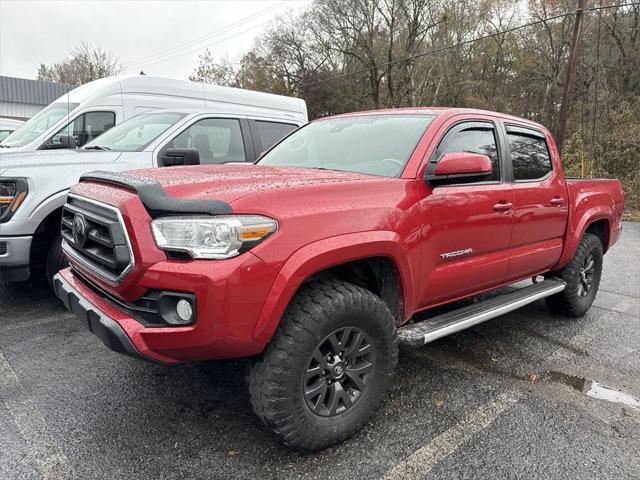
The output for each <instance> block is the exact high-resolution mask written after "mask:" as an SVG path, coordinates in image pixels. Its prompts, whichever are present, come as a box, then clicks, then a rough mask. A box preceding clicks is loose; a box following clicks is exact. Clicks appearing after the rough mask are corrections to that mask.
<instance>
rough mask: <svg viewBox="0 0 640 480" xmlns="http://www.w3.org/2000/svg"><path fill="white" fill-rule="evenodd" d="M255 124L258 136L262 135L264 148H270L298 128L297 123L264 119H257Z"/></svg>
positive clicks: (261, 140)
mask: <svg viewBox="0 0 640 480" xmlns="http://www.w3.org/2000/svg"><path fill="white" fill-rule="evenodd" d="M255 125H256V130H257V131H258V137H260V144H261V146H262V150H268V149H269V148H271V147H272V146H273V145H274V144H275V143H276V142H277V141H278V140H280V139H282V138H283V137H285V136H286V135H287V134H289V133H290V132H292V131H293V130H295V129H296V128H298V127H297V125H292V124H290V123H279V122H267V121H264V120H256V121H255Z"/></svg>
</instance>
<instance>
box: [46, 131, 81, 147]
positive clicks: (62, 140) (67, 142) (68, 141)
mask: <svg viewBox="0 0 640 480" xmlns="http://www.w3.org/2000/svg"><path fill="white" fill-rule="evenodd" d="M55 138H57V140H58V141H57V142H56V143H53V138H52V139H51V140H49V141H48V142H47V143H45V144H44V145H43V148H44V149H45V150H57V149H63V148H66V149H73V148H76V147H77V146H78V142H77V140H76V137H74V136H73V135H60V136H58V137H55Z"/></svg>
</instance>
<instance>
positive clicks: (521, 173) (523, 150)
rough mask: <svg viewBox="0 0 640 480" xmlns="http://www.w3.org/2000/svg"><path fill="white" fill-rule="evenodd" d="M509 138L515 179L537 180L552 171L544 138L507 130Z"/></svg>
mask: <svg viewBox="0 0 640 480" xmlns="http://www.w3.org/2000/svg"><path fill="white" fill-rule="evenodd" d="M507 140H508V143H509V149H510V150H511V161H512V162H513V178H514V179H515V180H536V179H539V178H543V177H545V176H546V175H547V174H548V173H549V172H551V170H552V169H553V167H552V166H551V157H550V156H549V149H548V148H547V142H546V141H545V139H544V138H542V137H539V136H535V135H527V134H526V133H520V132H517V133H516V132H507Z"/></svg>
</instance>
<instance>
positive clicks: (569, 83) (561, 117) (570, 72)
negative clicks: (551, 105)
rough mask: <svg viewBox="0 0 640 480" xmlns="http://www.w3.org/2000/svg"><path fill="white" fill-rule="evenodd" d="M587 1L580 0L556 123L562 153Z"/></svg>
mask: <svg viewBox="0 0 640 480" xmlns="http://www.w3.org/2000/svg"><path fill="white" fill-rule="evenodd" d="M585 1H586V0H578V10H577V11H576V23H575V25H574V26H573V37H571V51H570V53H569V65H567V78H566V80H565V83H564V92H563V93H562V103H560V112H558V120H557V122H556V129H555V137H556V144H557V146H558V150H559V151H560V152H562V145H563V143H564V129H565V127H566V126H567V118H568V117H569V105H570V104H571V93H572V92H573V84H574V82H575V80H576V63H577V61H578V46H579V45H580V33H581V32H582V16H583V14H584V8H585Z"/></svg>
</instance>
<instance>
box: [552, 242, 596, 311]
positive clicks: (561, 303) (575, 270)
mask: <svg viewBox="0 0 640 480" xmlns="http://www.w3.org/2000/svg"><path fill="white" fill-rule="evenodd" d="M602 256H603V252H602V242H601V241H600V239H599V238H598V237H597V236H596V235H593V234H591V233H585V234H584V235H583V237H582V239H581V240H580V244H579V245H578V248H577V249H576V252H575V254H574V255H573V258H572V259H571V261H569V263H568V264H567V265H565V267H564V268H563V269H562V270H560V271H559V272H555V273H553V276H556V277H558V278H561V279H562V280H564V281H565V282H566V284H567V287H566V288H565V289H564V290H563V291H562V292H560V293H557V294H555V295H552V296H551V297H547V298H546V302H547V306H548V307H549V309H550V310H551V311H553V312H555V313H559V314H561V315H566V316H569V317H580V316H582V315H584V314H585V313H586V312H587V310H589V308H591V304H592V303H593V300H594V299H595V297H596V293H597V292H598V286H599V285H600V278H601V276H602ZM589 258H592V259H593V262H594V263H593V276H592V279H591V282H590V286H589V288H588V290H587V292H586V294H585V295H583V296H581V292H582V290H581V289H583V288H584V283H582V286H581V282H583V279H582V275H581V274H582V272H583V269H584V268H585V266H586V265H585V262H587V261H588V260H589Z"/></svg>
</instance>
